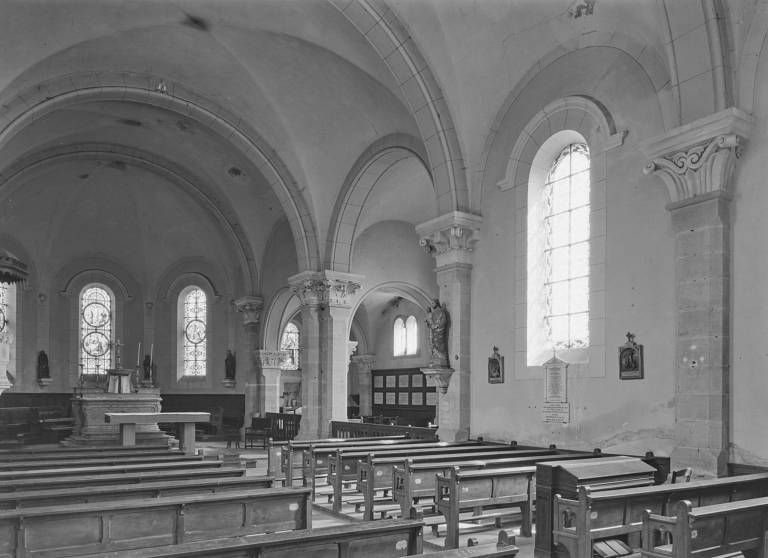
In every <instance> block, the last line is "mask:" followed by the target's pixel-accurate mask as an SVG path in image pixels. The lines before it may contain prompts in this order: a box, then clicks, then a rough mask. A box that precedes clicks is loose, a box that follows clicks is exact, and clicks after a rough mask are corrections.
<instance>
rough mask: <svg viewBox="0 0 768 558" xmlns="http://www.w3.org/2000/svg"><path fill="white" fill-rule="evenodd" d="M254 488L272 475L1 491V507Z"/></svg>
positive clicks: (265, 483) (262, 485) (268, 485)
mask: <svg viewBox="0 0 768 558" xmlns="http://www.w3.org/2000/svg"><path fill="white" fill-rule="evenodd" d="M255 488H272V477H245V476H243V477H229V478H228V477H224V478H207V479H206V478H203V479H182V480H179V479H175V480H167V481H155V482H144V483H134V484H119V485H116V486H115V485H111V484H103V485H95V486H86V487H78V488H73V487H68V488H57V489H50V488H49V489H47V490H34V489H33V490H25V491H21V490H20V491H15V492H0V509H3V510H5V509H18V508H28V507H32V506H58V505H64V504H85V503H88V502H112V501H115V500H120V499H122V500H125V499H136V498H160V497H164V496H176V495H182V494H208V493H210V494H214V493H220V492H231V491H235V490H237V491H241V490H253V489H255Z"/></svg>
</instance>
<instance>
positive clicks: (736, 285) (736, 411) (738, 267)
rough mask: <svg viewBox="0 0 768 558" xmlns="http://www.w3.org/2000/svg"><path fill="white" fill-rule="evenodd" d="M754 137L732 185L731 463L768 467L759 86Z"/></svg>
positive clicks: (765, 143) (765, 106)
mask: <svg viewBox="0 0 768 558" xmlns="http://www.w3.org/2000/svg"><path fill="white" fill-rule="evenodd" d="M756 83H757V84H766V83H768V57H767V56H765V55H764V54H763V56H761V60H760V65H759V68H758V75H757V80H756ZM754 106H755V108H754V111H753V116H754V118H755V121H754V125H753V128H752V136H751V137H750V139H749V144H748V145H747V149H746V150H745V152H744V155H743V157H742V158H741V159H740V160H739V161H738V162H737V164H736V176H735V180H734V188H733V193H734V199H733V202H732V204H731V205H732V207H731V211H732V218H733V238H732V243H733V244H732V254H733V273H732V290H731V292H732V296H733V298H732V312H733V315H732V327H733V334H732V339H733V345H732V351H733V352H732V358H731V393H732V399H731V401H732V404H731V421H732V422H731V424H732V428H731V442H732V450H731V460H732V461H734V462H737V463H748V464H754V465H768V445H766V443H765V424H766V421H768V408H766V405H765V395H766V393H768V376H767V375H766V369H767V368H768V349H766V341H765V339H766V334H765V332H766V327H765V324H766V323H768V295H766V289H765V278H766V276H768V258H766V251H765V250H766V238H768V221H766V218H765V208H766V207H768V191H766V188H765V159H766V155H768V91H766V88H765V87H760V88H759V89H758V91H757V92H756V95H755V105H754Z"/></svg>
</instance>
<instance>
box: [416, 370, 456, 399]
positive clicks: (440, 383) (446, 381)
mask: <svg viewBox="0 0 768 558" xmlns="http://www.w3.org/2000/svg"><path fill="white" fill-rule="evenodd" d="M421 372H422V373H423V374H424V375H425V376H426V377H427V380H428V381H430V382H432V385H434V386H435V387H437V388H439V389H440V393H442V394H446V393H448V386H450V384H451V376H453V368H422V369H421Z"/></svg>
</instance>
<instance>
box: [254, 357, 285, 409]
mask: <svg viewBox="0 0 768 558" xmlns="http://www.w3.org/2000/svg"><path fill="white" fill-rule="evenodd" d="M286 358H288V351H264V350H261V349H259V350H256V351H253V360H254V362H255V364H256V370H257V372H258V373H259V375H260V377H259V383H260V385H261V394H262V395H263V399H262V401H261V404H260V408H261V409H262V414H264V413H276V412H278V411H279V410H280V396H281V394H282V392H281V391H280V375H281V372H282V370H281V368H280V365H281V364H282V363H283V362H284V361H285V359H286Z"/></svg>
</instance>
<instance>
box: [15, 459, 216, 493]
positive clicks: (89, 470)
mask: <svg viewBox="0 0 768 558" xmlns="http://www.w3.org/2000/svg"><path fill="white" fill-rule="evenodd" d="M222 465H223V462H222V461H163V462H161V463H129V464H127V465H94V466H90V467H60V468H57V469H31V470H24V471H19V470H13V471H0V487H1V486H2V485H3V484H4V482H5V481H17V480H22V479H31V478H41V477H56V476H64V475H66V476H78V475H80V476H84V475H100V474H101V475H103V474H107V473H130V472H139V471H168V470H173V469H186V470H192V469H217V468H219V467H221V466H222Z"/></svg>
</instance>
